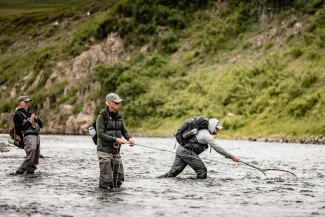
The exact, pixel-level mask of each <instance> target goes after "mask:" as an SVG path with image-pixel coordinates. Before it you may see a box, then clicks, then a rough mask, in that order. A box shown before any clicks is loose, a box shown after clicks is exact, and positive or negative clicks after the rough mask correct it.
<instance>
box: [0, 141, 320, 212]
mask: <svg viewBox="0 0 325 217" xmlns="http://www.w3.org/2000/svg"><path fill="white" fill-rule="evenodd" d="M6 140H7V136H6V135H0V143H1V142H5V141H6ZM135 140H136V142H137V143H138V144H142V145H146V146H152V147H155V148H160V149H165V150H168V151H175V150H174V139H172V138H170V139H168V138H167V139H166V138H135ZM219 141H220V145H221V146H222V147H224V148H225V149H226V150H228V151H229V152H231V153H233V154H236V155H238V156H239V157H240V158H241V159H242V160H245V161H246V162H249V163H251V164H254V165H255V166H258V167H261V168H279V169H285V170H290V171H292V172H293V173H295V174H296V175H297V176H298V178H299V179H298V180H296V179H295V178H294V177H293V176H292V175H290V174H286V173H283V172H273V171H270V172H267V177H265V176H264V175H263V174H262V173H261V172H259V171H257V170H255V169H252V168H250V167H248V166H246V165H243V164H240V163H235V162H232V161H231V160H229V159H225V158H224V157H223V156H221V155H219V154H218V153H216V152H214V151H212V153H210V152H209V151H206V152H204V153H203V154H202V155H201V157H202V159H203V161H204V162H205V164H206V166H207V168H208V178H207V179H206V180H197V179H196V178H195V177H196V176H195V173H194V171H193V170H192V169H191V168H186V169H185V170H184V172H183V173H182V174H181V175H180V176H179V177H177V178H169V179H157V178H156V177H157V176H158V175H161V174H163V173H165V172H167V171H168V170H169V169H170V166H171V165H172V162H173V160H174V154H173V153H170V152H164V151H159V150H155V149H150V148H146V147H141V146H134V147H129V146H128V145H125V147H123V148H122V159H123V163H124V170H125V179H126V180H125V182H124V183H123V188H122V189H121V190H120V191H116V192H109V191H104V190H100V189H98V175H99V168H98V160H97V155H96V146H95V145H93V143H92V140H91V138H90V137H88V136H53V135H42V136H41V154H42V155H44V157H45V158H43V159H40V164H39V166H38V168H39V169H38V170H37V172H36V174H35V175H25V176H8V173H10V172H14V171H15V170H16V169H17V168H18V166H19V164H20V163H21V162H22V160H23V157H24V156H25V152H24V150H21V149H16V148H15V147H10V148H9V149H10V151H9V152H3V153H0V162H1V167H0V189H1V191H0V216H65V217H66V216H87V217H91V216H120V217H124V216H125V217H126V216H226V217H227V216H231V217H233V216H288V217H289V216H290V217H292V216H301V217H305V216H325V178H324V177H325V169H324V168H325V166H324V165H325V158H324V153H325V151H324V150H325V146H320V145H302V144H280V143H262V142H248V141H231V140H219Z"/></svg>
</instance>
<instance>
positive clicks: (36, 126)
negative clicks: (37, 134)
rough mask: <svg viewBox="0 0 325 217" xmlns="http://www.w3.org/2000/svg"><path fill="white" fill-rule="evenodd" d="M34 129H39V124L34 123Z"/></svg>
mask: <svg viewBox="0 0 325 217" xmlns="http://www.w3.org/2000/svg"><path fill="white" fill-rule="evenodd" d="M32 127H33V128H34V129H37V128H39V126H38V123H36V122H35V121H33V123H32Z"/></svg>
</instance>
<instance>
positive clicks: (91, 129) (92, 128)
mask: <svg viewBox="0 0 325 217" xmlns="http://www.w3.org/2000/svg"><path fill="white" fill-rule="evenodd" d="M99 114H101V115H103V117H104V121H105V126H106V123H107V121H108V116H109V114H108V112H107V111H106V109H103V110H102V111H101V112H99ZM96 121H97V118H96V120H94V122H93V123H92V125H91V126H90V127H89V128H88V131H89V135H90V136H91V138H92V139H93V141H94V143H95V145H97V139H98V137H97V131H96Z"/></svg>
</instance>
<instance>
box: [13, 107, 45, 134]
mask: <svg viewBox="0 0 325 217" xmlns="http://www.w3.org/2000/svg"><path fill="white" fill-rule="evenodd" d="M31 115H32V113H31V112H30V111H29V110H26V109H23V108H18V109H16V112H15V115H14V124H15V129H16V132H17V133H19V134H21V135H22V136H28V135H38V134H39V131H40V128H42V127H43V123H42V121H41V119H39V118H37V119H35V122H36V123H37V124H38V126H37V127H36V128H34V127H33V126H32V121H30V120H28V118H30V117H31Z"/></svg>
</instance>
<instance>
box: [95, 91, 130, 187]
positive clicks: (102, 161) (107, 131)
mask: <svg viewBox="0 0 325 217" xmlns="http://www.w3.org/2000/svg"><path fill="white" fill-rule="evenodd" d="M121 102H123V100H122V99H121V98H120V97H119V96H118V95H117V94H115V93H109V94H108V95H107V96H106V104H107V107H106V108H105V109H103V110H102V111H101V112H100V114H99V115H98V117H97V120H96V131H97V137H98V139H97V155H98V159H99V168H100V176H99V188H103V189H107V188H119V187H120V186H121V185H122V182H123V181H124V170H123V164H122V160H121V156H120V149H121V145H122V144H125V143H127V141H126V140H128V142H129V143H130V145H131V146H133V145H134V141H133V139H132V138H131V136H130V135H129V133H128V130H127V128H126V127H125V124H124V121H123V119H122V116H121V114H120V113H119V112H118V111H119V110H120V106H121ZM104 113H105V114H104ZM105 117H106V118H105ZM122 136H123V137H124V138H125V139H126V140H124V139H122V138H121V137H122Z"/></svg>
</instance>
